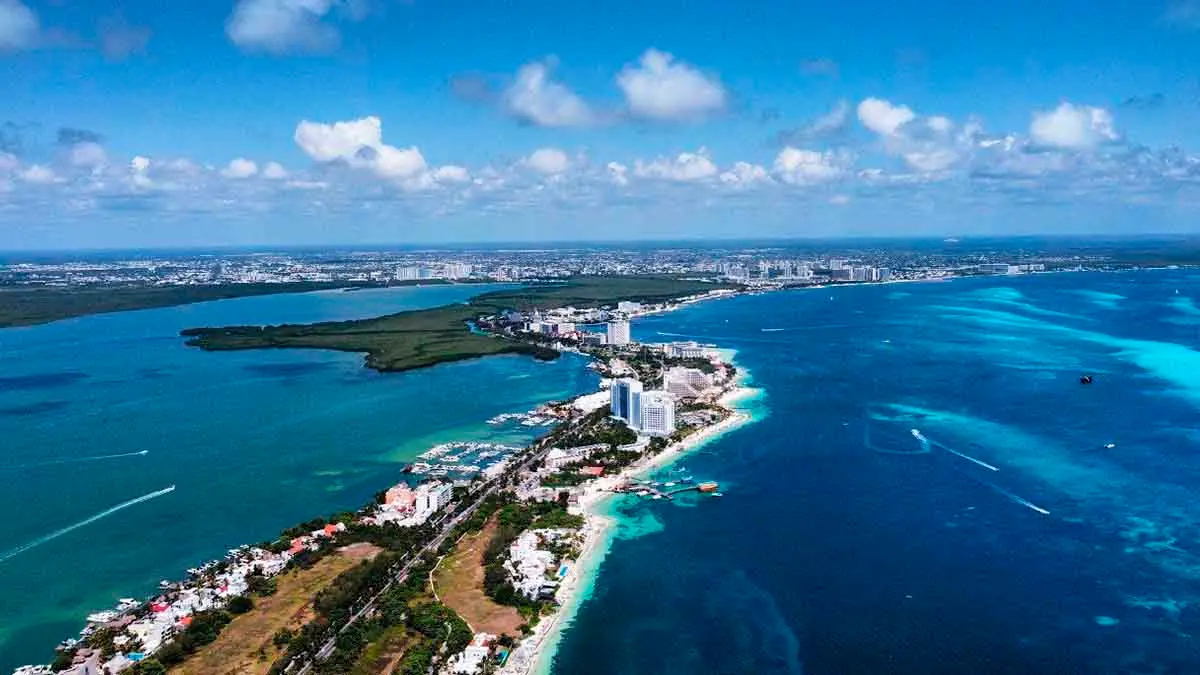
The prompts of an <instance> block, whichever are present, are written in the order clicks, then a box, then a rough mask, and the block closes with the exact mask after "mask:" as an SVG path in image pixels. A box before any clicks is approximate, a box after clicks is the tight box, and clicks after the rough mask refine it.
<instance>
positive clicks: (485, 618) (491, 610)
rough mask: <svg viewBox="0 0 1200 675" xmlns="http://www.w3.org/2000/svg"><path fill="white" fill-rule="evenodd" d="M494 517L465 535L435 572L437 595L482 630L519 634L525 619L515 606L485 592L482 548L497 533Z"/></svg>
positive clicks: (484, 547)
mask: <svg viewBox="0 0 1200 675" xmlns="http://www.w3.org/2000/svg"><path fill="white" fill-rule="evenodd" d="M496 527H497V525H496V519H495V518H494V517H493V518H492V519H491V520H489V521H488V523H487V525H486V526H484V528H483V529H482V530H480V531H479V532H474V533H471V534H468V535H467V536H465V537H463V538H462V539H461V540H460V541H459V542H458V545H457V546H455V547H454V552H453V553H451V554H450V555H449V556H447V557H446V558H444V559H443V560H442V562H441V564H440V565H438V567H437V569H436V570H434V573H433V585H434V589H435V590H436V591H437V595H438V598H440V599H441V601H442V604H444V605H446V606H447V607H449V608H450V609H453V610H454V611H455V612H458V615H459V616H461V617H462V618H463V619H465V620H466V622H467V623H468V624H470V626H471V630H472V631H474V632H476V633H479V632H481V631H482V632H484V633H491V634H493V635H501V634H503V633H507V634H509V635H513V636H518V635H520V634H521V631H520V626H521V624H523V623H525V619H524V618H522V617H521V614H520V613H519V612H518V611H517V610H516V608H514V607H507V606H505V605H500V604H497V603H496V602H494V601H493V600H492V599H491V598H489V597H488V596H487V595H486V594H485V593H484V592H483V567H484V566H483V551H484V549H486V548H487V545H488V542H490V541H491V540H492V537H493V536H494V535H495V534H496Z"/></svg>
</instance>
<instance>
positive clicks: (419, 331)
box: [182, 276, 738, 372]
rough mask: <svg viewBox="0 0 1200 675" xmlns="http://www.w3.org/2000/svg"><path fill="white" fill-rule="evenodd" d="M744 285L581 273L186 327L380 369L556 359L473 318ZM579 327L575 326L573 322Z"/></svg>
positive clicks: (239, 344) (234, 341) (212, 340)
mask: <svg viewBox="0 0 1200 675" xmlns="http://www.w3.org/2000/svg"><path fill="white" fill-rule="evenodd" d="M734 288H738V286H735V285H731V284H726V283H714V282H710V281H705V280H700V279H686V278H681V277H670V276H645V277H641V276H638V277H634V276H628V277H575V278H572V279H570V280H567V281H564V282H549V283H538V284H534V285H530V286H527V287H523V288H519V289H509V290H501V291H494V292H491V293H484V294H482V295H479V296H477V297H475V298H473V299H472V300H470V301H469V302H467V303H464V304H459V305H448V306H445V307H436V308H433V309H423V310H415V311H407V312H399V313H397V314H389V315H387V316H381V317H376V318H373V319H362V320H356V321H335V322H323V323H313V324H285V325H279V326H225V327H216V328H189V329H187V330H184V331H182V335H183V336H184V337H186V338H188V341H187V344H188V345H191V346H194V347H199V348H201V349H205V350H209V351H229V350H244V349H295V348H304V349H332V350H337V351H345V352H360V353H365V354H366V365H367V367H369V368H374V369H375V370H379V371H392V372H398V371H405V370H413V369H416V368H424V367H427V366H432V365H435V364H438V363H446V362H450V361H461V360H464V359H472V358H479V357H483V356H491V355H495V354H528V355H531V356H533V357H534V358H538V359H544V360H552V359H554V358H557V356H558V352H557V351H556V350H554V349H552V348H551V347H550V346H548V345H546V344H541V343H539V342H535V341H530V340H528V339H517V338H516V337H514V336H512V335H511V334H506V333H500V332H494V331H493V332H488V333H484V332H482V331H478V330H471V328H470V324H471V322H475V321H477V320H480V319H481V318H483V317H488V316H492V317H497V316H501V315H502V314H504V313H505V312H540V311H543V310H549V309H552V308H567V307H570V308H575V309H594V308H601V307H605V306H615V305H616V304H617V303H618V302H621V301H624V302H634V303H665V302H670V301H676V300H682V299H686V298H689V297H696V296H699V295H705V294H708V293H710V292H712V291H717V290H730V289H734ZM571 329H572V330H574V326H573V325H572V326H571Z"/></svg>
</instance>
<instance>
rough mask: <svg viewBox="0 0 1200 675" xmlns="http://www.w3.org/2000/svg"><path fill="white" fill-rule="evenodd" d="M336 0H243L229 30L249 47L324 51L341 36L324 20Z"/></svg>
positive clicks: (279, 51)
mask: <svg viewBox="0 0 1200 675" xmlns="http://www.w3.org/2000/svg"><path fill="white" fill-rule="evenodd" d="M336 4H338V3H336V2H335V0H239V2H238V4H237V6H236V7H234V9H233V14H232V15H231V16H230V17H229V20H228V21H227V22H226V24H225V34H226V35H228V36H229V39H230V40H232V41H233V43H234V44H236V45H237V46H239V47H241V48H242V49H245V50H247V51H259V52H268V53H272V54H286V53H289V52H320V51H326V50H329V49H332V48H333V47H336V46H337V44H338V42H339V41H340V40H341V36H340V35H339V33H338V31H337V29H336V28H334V27H333V26H332V25H329V24H328V23H325V22H324V20H325V19H326V18H327V15H328V14H329V13H330V11H331V10H333V9H334V7H335V5H336Z"/></svg>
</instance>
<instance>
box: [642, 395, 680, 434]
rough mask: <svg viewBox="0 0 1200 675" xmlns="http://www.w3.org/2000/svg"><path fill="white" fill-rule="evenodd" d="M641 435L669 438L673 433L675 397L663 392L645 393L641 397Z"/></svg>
mask: <svg viewBox="0 0 1200 675" xmlns="http://www.w3.org/2000/svg"><path fill="white" fill-rule="evenodd" d="M641 401H642V415H641V417H642V424H641V430H642V433H645V434H646V435H648V436H670V435H671V434H673V433H675V397H674V396H673V395H671V394H670V393H668V392H665V391H647V392H645V393H643V394H642V395H641Z"/></svg>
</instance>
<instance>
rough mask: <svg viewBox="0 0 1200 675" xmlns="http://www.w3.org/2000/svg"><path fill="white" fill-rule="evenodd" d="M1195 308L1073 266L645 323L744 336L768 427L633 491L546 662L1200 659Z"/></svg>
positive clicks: (791, 668) (1198, 292)
mask: <svg viewBox="0 0 1200 675" xmlns="http://www.w3.org/2000/svg"><path fill="white" fill-rule="evenodd" d="M1198 303H1200V274H1197V273H1196V272H1194V271H1183V270H1177V271H1152V272H1137V273H1123V274H1082V273H1081V274H1058V275H1041V276H1034V277H1019V278H987V279H960V280H955V281H952V282H945V283H904V284H889V285H876V286H859V287H842V288H835V289H814V290H804V291H791V292H783V293H773V294H766V295H759V296H743V297H739V298H735V299H730V300H723V301H717V302H711V303H706V304H701V305H697V306H694V307H691V308H689V309H686V310H683V311H680V312H676V313H673V314H669V315H665V316H660V317H655V318H651V319H647V320H642V321H638V322H637V323H636V324H635V326H634V334H635V338H637V339H640V340H649V341H653V340H663V339H671V338H686V339H697V340H701V341H705V342H712V343H716V344H719V345H720V346H722V347H730V348H733V349H736V350H737V352H738V356H737V360H738V362H739V363H740V364H741V365H743V366H745V367H746V368H748V370H749V371H750V372H751V373H752V376H753V383H754V386H756V387H759V388H761V389H762V390H763V392H764V393H763V395H762V397H761V398H759V399H758V400H756V401H755V402H753V403H752V404H751V407H752V410H753V412H754V415H755V417H756V418H758V421H757V422H756V423H754V424H751V425H749V426H745V427H742V428H740V429H738V430H736V431H733V432H732V433H730V434H728V435H726V436H724V437H722V438H720V439H719V440H717V441H715V442H713V443H710V444H709V445H707V446H705V447H704V448H703V449H702V450H700V451H698V452H697V453H695V454H693V455H691V456H688V457H686V458H684V459H682V460H680V461H679V462H678V463H677V465H676V467H675V468H676V469H677V468H678V467H679V466H686V468H687V470H688V472H689V473H691V474H693V475H695V476H696V477H697V478H698V479H714V480H718V481H720V482H721V484H722V491H723V492H724V496H723V497H722V498H720V499H712V498H694V499H691V500H682V501H677V502H675V503H663V502H646V501H638V500H636V498H635V499H633V500H632V501H630V500H629V499H628V498H626V499H625V500H624V501H619V502H616V503H615V504H613V506H612V508H613V510H614V512H615V513H616V514H617V515H618V517H619V519H620V525H619V526H618V528H617V533H616V539H615V540H614V541H613V543H612V546H611V549H610V550H609V553H608V555H607V556H606V557H605V558H604V559H603V562H602V563H600V566H599V572H598V575H597V576H596V578H595V581H594V584H593V586H592V588H591V591H590V594H589V597H588V599H586V600H585V601H584V602H583V603H582V605H581V606H580V608H579V611H578V613H577V614H576V616H575V618H574V620H573V622H572V623H571V624H570V626H569V628H568V629H567V630H566V632H565V634H564V636H563V638H562V641H561V643H560V644H559V648H558V650H557V652H556V655H555V658H554V661H553V672H555V673H558V674H561V675H586V674H590V673H622V674H625V675H629V674H638V673H645V674H651V673H653V674H664V673H667V674H669V673H687V674H689V675H690V674H693V673H754V674H760V675H761V674H768V673H789V674H794V673H802V672H804V673H815V674H843V673H872V674H877V673H902V674H921V675H927V674H933V673H1200V646H1198V644H1197V641H1196V640H1194V639H1193V637H1192V636H1193V635H1194V634H1196V633H1197V631H1198V630H1200V307H1198ZM1084 373H1089V374H1092V375H1093V376H1094V380H1093V383H1092V384H1091V385H1082V384H1081V383H1080V381H1079V378H1080V376H1081V375H1082V374H1084ZM914 430H915V432H914ZM672 470H674V469H666V470H664V471H662V472H661V475H663V476H669V475H671V474H670V472H671V471H672Z"/></svg>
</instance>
